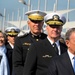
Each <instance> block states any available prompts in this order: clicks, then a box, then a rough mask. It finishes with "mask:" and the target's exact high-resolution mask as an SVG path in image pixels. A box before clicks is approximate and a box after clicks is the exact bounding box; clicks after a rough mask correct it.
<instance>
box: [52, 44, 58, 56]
mask: <svg viewBox="0 0 75 75" xmlns="http://www.w3.org/2000/svg"><path fill="white" fill-rule="evenodd" d="M53 48H54V49H55V51H56V53H57V55H59V53H58V48H57V45H56V44H55V43H53Z"/></svg>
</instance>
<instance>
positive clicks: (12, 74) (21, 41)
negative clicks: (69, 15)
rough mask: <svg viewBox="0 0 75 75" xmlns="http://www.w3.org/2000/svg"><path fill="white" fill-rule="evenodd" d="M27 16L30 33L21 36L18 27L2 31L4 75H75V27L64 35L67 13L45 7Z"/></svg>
mask: <svg viewBox="0 0 75 75" xmlns="http://www.w3.org/2000/svg"><path fill="white" fill-rule="evenodd" d="M25 15H27V16H28V21H27V23H28V26H29V28H30V31H29V33H25V34H24V35H21V36H20V35H19V33H20V29H19V28H17V27H8V28H6V29H5V32H4V33H3V32H2V31H0V75H75V72H74V71H75V64H74V61H75V60H74V56H75V28H71V29H69V30H68V31H67V32H66V34H65V37H64V38H63V37H61V32H62V28H63V25H65V23H66V18H65V17H64V15H62V14H60V13H57V12H52V13H49V14H47V13H45V12H43V11H41V10H32V11H28V12H26V13H25ZM44 23H45V24H46V31H47V34H45V33H44V32H43V30H42V28H43V25H44ZM18 35H19V36H18Z"/></svg>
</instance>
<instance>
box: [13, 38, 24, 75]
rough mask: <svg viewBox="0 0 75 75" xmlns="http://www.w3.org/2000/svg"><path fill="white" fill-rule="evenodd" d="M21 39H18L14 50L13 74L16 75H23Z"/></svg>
mask: <svg viewBox="0 0 75 75" xmlns="http://www.w3.org/2000/svg"><path fill="white" fill-rule="evenodd" d="M21 45H22V44H21V42H20V39H19V38H16V40H15V45H14V50H13V58H12V61H13V73H14V75H22V73H23V63H22V55H23V54H22V50H23V49H22V46H21Z"/></svg>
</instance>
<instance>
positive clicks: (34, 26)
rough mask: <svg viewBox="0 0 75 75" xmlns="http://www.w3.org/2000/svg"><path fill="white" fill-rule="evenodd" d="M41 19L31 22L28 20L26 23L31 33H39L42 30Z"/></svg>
mask: <svg viewBox="0 0 75 75" xmlns="http://www.w3.org/2000/svg"><path fill="white" fill-rule="evenodd" d="M43 23H44V22H43V21H41V22H38V21H37V22H32V21H30V20H29V21H28V25H29V27H30V30H31V32H32V33H33V34H39V33H40V32H41V30H42V26H43Z"/></svg>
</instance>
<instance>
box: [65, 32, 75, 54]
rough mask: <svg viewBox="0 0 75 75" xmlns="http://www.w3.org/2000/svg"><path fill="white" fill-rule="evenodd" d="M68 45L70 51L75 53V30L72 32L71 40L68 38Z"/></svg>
mask: <svg viewBox="0 0 75 75" xmlns="http://www.w3.org/2000/svg"><path fill="white" fill-rule="evenodd" d="M66 45H67V46H68V49H69V51H70V52H71V53H73V54H74V55H75V32H73V33H72V34H71V36H70V38H69V40H66Z"/></svg>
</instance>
